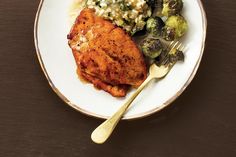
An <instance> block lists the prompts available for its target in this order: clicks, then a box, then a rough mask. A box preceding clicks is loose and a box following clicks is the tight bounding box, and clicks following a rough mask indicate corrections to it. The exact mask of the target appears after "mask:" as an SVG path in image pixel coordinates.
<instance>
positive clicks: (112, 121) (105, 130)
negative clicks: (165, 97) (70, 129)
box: [91, 75, 154, 144]
mask: <svg viewBox="0 0 236 157" xmlns="http://www.w3.org/2000/svg"><path fill="white" fill-rule="evenodd" d="M153 78H154V77H152V76H151V75H149V76H148V78H147V79H146V80H145V81H144V82H143V83H142V84H141V85H140V86H139V88H138V89H137V90H136V91H135V93H134V94H133V95H132V96H131V97H130V98H129V100H128V101H127V102H126V103H125V104H124V105H123V106H121V108H120V109H119V110H118V111H117V112H116V113H115V114H114V115H113V116H112V117H110V118H109V119H107V120H106V121H105V122H103V123H102V124H101V125H99V126H98V127H97V128H96V129H95V130H94V131H93V133H92V135H91V139H92V140H93V142H95V143H97V144H102V143H104V142H105V141H106V140H107V139H108V138H109V136H110V135H111V133H112V132H113V130H114V129H115V127H116V125H117V124H118V122H119V121H120V119H121V118H122V116H123V115H124V113H125V112H126V110H127V109H128V108H129V106H130V105H131V103H132V102H133V101H134V99H135V98H136V97H137V96H138V95H139V93H140V92H141V91H142V90H143V89H144V87H145V86H146V85H147V84H148V83H149V82H150V81H151V80H152V79H153Z"/></svg>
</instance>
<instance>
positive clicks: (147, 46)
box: [140, 38, 163, 58]
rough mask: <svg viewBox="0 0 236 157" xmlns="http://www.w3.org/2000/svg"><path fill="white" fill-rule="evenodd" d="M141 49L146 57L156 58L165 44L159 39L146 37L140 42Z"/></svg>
mask: <svg viewBox="0 0 236 157" xmlns="http://www.w3.org/2000/svg"><path fill="white" fill-rule="evenodd" d="M140 47H141V50H142V51H143V54H144V55H145V56H146V57H150V58H156V57H158V56H159V55H160V54H161V52H162V50H163V46H162V43H161V41H160V40H159V39H154V38H146V39H144V40H143V41H142V42H141V44H140Z"/></svg>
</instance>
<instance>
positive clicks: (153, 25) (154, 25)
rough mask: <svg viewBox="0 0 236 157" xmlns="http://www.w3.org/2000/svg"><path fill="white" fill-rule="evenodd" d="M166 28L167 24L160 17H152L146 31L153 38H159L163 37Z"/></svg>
mask: <svg viewBox="0 0 236 157" xmlns="http://www.w3.org/2000/svg"><path fill="white" fill-rule="evenodd" d="M164 26H165V23H164V22H163V21H162V19H161V18H160V17H150V18H149V19H148V20H147V24H146V30H147V32H148V33H150V34H151V35H152V36H154V37H157V36H160V35H161V30H162V28H163V27H164Z"/></svg>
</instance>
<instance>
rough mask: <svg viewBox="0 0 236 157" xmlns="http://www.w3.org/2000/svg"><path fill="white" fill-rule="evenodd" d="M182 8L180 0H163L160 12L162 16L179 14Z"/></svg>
mask: <svg viewBox="0 0 236 157" xmlns="http://www.w3.org/2000/svg"><path fill="white" fill-rule="evenodd" d="M182 9H183V1H182V0H163V9H162V14H163V15H164V16H167V17H168V16H171V15H176V14H180V12H181V11H182Z"/></svg>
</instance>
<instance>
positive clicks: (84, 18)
mask: <svg viewBox="0 0 236 157" xmlns="http://www.w3.org/2000/svg"><path fill="white" fill-rule="evenodd" d="M68 39H69V46H70V47H71V49H72V52H73V55H74V57H75V60H76V63H77V66H78V69H77V72H78V75H79V76H80V77H82V78H83V79H85V80H87V81H89V82H91V83H93V84H94V86H95V87H97V88H99V89H102V90H104V91H106V92H109V93H110V94H111V95H113V96H115V97H123V96H125V95H126V93H127V90H128V87H129V86H133V87H138V86H139V85H141V84H142V82H143V81H144V80H145V79H146V77H147V70H146V65H145V62H144V58H143V55H142V53H141V52H140V50H139V49H138V48H137V46H136V45H135V43H134V41H133V40H132V39H131V37H130V36H129V35H128V34H126V33H125V31H124V30H123V29H121V28H119V27H116V26H115V25H114V24H112V23H111V22H110V21H107V20H104V19H103V18H101V17H98V16H96V15H95V11H94V10H92V9H84V10H82V11H81V13H80V15H79V16H78V17H77V19H76V21H75V24H74V25H73V27H72V29H71V32H70V34H69V35H68Z"/></svg>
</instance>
